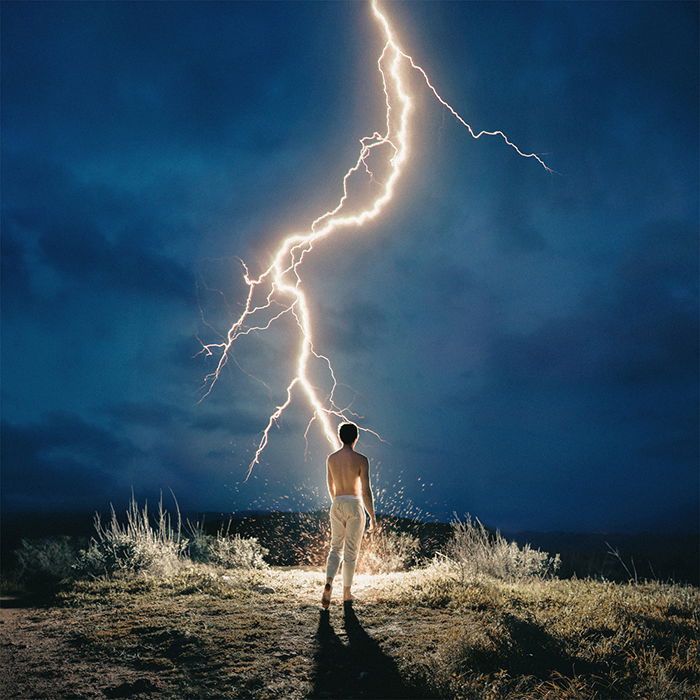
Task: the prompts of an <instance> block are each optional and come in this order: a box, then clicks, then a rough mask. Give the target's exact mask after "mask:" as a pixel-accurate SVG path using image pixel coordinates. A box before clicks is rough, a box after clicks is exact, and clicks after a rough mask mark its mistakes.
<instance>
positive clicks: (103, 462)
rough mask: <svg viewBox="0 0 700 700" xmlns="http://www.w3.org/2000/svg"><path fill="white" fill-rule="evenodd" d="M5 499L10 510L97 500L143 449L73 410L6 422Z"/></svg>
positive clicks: (3, 427)
mask: <svg viewBox="0 0 700 700" xmlns="http://www.w3.org/2000/svg"><path fill="white" fill-rule="evenodd" d="M0 432H1V436H2V444H1V453H2V465H3V469H2V472H3V493H2V498H3V504H4V506H5V507H7V508H9V509H36V508H42V509H46V510H61V509H64V508H69V507H75V506H83V507H85V505H87V504H90V503H94V502H95V500H96V499H99V498H104V497H108V496H109V495H110V494H111V493H112V492H113V491H114V489H115V487H117V485H118V483H119V481H120V479H119V473H120V472H121V471H122V470H124V469H125V467H126V466H127V464H128V463H129V462H130V460H131V459H133V458H134V457H137V456H138V454H139V452H138V450H137V449H136V448H135V447H134V446H133V445H131V443H129V442H128V441H126V440H124V439H122V438H120V437H118V436H117V435H114V434H113V433H111V432H109V431H108V430H105V429H104V428H100V427H98V426H96V425H92V424H90V423H87V422H86V421H84V420H83V419H82V418H80V417H79V416H77V415H75V414H71V413H51V414H49V415H47V416H45V417H44V418H43V420H42V421H41V422H38V423H32V424H25V425H17V424H14V423H9V422H7V421H3V422H2V424H1V425H0Z"/></svg>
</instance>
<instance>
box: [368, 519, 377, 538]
mask: <svg viewBox="0 0 700 700" xmlns="http://www.w3.org/2000/svg"><path fill="white" fill-rule="evenodd" d="M375 532H377V521H376V520H370V521H369V530H367V534H368V535H373V534H374V533H375Z"/></svg>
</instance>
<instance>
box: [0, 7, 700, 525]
mask: <svg viewBox="0 0 700 700" xmlns="http://www.w3.org/2000/svg"><path fill="white" fill-rule="evenodd" d="M387 8H388V11H389V12H390V14H391V16H392V17H393V19H394V21H395V23H396V26H397V29H398V31H399V32H400V37H401V39H402V42H403V45H404V47H405V48H406V50H408V51H409V52H410V53H412V54H413V56H414V57H415V59H416V60H417V62H418V63H420V64H421V65H422V66H423V67H424V68H425V69H426V70H427V71H428V72H429V73H430V75H431V77H432V79H433V82H434V84H435V85H436V87H437V88H438V90H439V91H440V92H441V93H442V94H443V96H444V97H445V98H446V99H447V100H448V101H449V102H451V103H452V104H453V105H454V107H455V108H456V109H457V110H459V111H460V112H461V113H462V115H463V116H464V117H465V118H466V119H467V121H469V122H470V123H471V124H472V125H473V126H474V127H475V128H477V129H482V128H485V129H503V130H504V131H506V132H507V133H508V135H509V136H510V138H511V139H512V140H513V141H514V142H515V143H517V144H518V145H519V146H520V147H521V148H522V149H523V150H524V151H526V152H536V153H540V154H544V155H543V157H544V158H545V160H546V161H547V163H548V164H549V165H550V166H551V167H552V168H553V169H554V170H555V171H557V174H550V173H547V172H546V171H545V170H544V169H542V168H541V167H539V166H538V165H537V163H535V162H534V161H533V160H528V159H523V158H519V157H518V156H517V154H515V153H514V152H513V151H512V150H511V149H509V148H508V147H507V146H505V145H504V144H503V142H502V141H500V140H498V139H491V140H488V139H481V140H479V141H474V140H472V139H471V138H470V137H469V134H468V133H467V132H466V131H465V130H464V129H463V128H462V127H461V126H460V125H459V124H458V123H456V122H455V121H454V120H452V119H451V117H450V116H449V114H447V113H446V112H445V111H444V110H442V109H441V108H440V107H439V105H437V104H436V103H435V101H434V100H432V99H431V98H430V95H429V93H428V92H427V91H426V90H425V89H424V88H423V87H421V83H420V81H419V80H417V79H415V80H414V81H413V82H412V86H413V88H414V90H415V91H416V113H415V123H414V132H413V136H412V146H413V156H412V161H411V165H410V170H409V171H407V172H406V175H405V177H404V178H403V179H402V180H401V181H400V185H399V190H398V195H397V197H396V200H395V201H394V203H393V204H392V205H391V206H390V207H389V209H388V210H387V211H386V213H385V214H384V215H383V216H382V218H381V219H380V220H378V221H377V222H376V223H373V224H371V225H369V226H367V227H366V228H364V229H362V230H352V231H351V230H347V231H343V232H341V233H340V234H339V235H337V236H335V237H334V238H332V239H330V240H328V241H326V242H324V243H323V244H322V245H319V246H318V247H317V248H316V249H315V250H314V252H313V254H312V255H310V256H309V257H308V264H306V263H305V267H304V272H303V274H304V279H305V283H306V285H307V288H308V290H309V294H310V297H311V299H312V313H313V314H314V319H315V323H316V345H317V348H318V350H319V351H321V352H324V353H325V354H327V355H329V356H330V357H331V359H332V360H333V363H334V368H335V371H336V374H337V376H338V378H339V381H340V382H342V384H343V386H341V387H340V389H339V399H340V402H341V403H350V402H352V409H353V410H355V411H356V412H358V413H359V414H361V415H362V416H364V418H363V419H362V421H361V423H362V424H363V425H367V426H369V427H371V428H373V429H375V430H377V431H378V432H379V433H381V435H382V436H383V437H384V439H385V440H386V441H387V443H388V444H383V443H380V442H379V441H378V440H376V439H374V438H370V437H367V438H363V439H362V441H361V443H360V444H359V445H358V448H357V449H358V450H360V451H362V452H363V453H365V454H367V456H368V457H369V458H370V461H371V464H372V465H373V469H374V482H375V490H376V491H377V492H380V491H382V490H383V489H386V490H387V493H386V494H384V495H382V496H381V498H380V499H379V501H380V502H379V509H380V511H381V510H382V509H384V510H387V509H392V508H393V509H395V508H399V509H401V510H404V511H406V512H409V511H410V508H411V504H413V505H414V506H415V507H416V508H417V509H419V510H421V511H424V512H426V513H429V514H432V515H434V516H437V517H440V518H445V519H446V518H449V516H450V514H451V513H452V512H453V511H456V512H458V513H466V512H469V513H472V514H473V515H476V516H478V517H479V518H480V519H481V520H482V521H483V522H484V523H485V524H487V525H489V526H493V527H499V528H501V529H503V530H506V531H513V530H523V529H530V530H570V531H590V532H603V531H611V530H617V531H643V530H650V531H677V530H685V531H688V530H694V529H695V528H696V527H697V519H698V434H697V431H698V239H697V231H698V191H699V183H698V5H697V4H696V3H676V2H661V3H654V2H642V3H635V2H623V3H604V2H602V3H599V2H595V3H594V2H590V3H578V2H572V3H546V2H541V3H527V2H517V3H509V2H498V3H491V2H489V3H479V2H474V3H433V2H431V3H417V2H415V3H414V2H412V3H405V4H400V3H391V4H389V5H387ZM380 41H381V39H380V37H379V36H378V35H377V32H376V27H375V25H374V24H373V23H372V21H371V19H370V14H369V8H368V7H367V6H366V5H364V4H361V3H227V2H217V3H211V4H209V3H204V2H198V3H192V4H190V3H180V2H178V3H167V2H153V3H138V2H136V3H120V2H114V3H89V2H80V3H65V4H64V3H60V2H50V3H41V2H26V3H15V2H5V3H3V5H2V505H3V508H4V509H5V510H6V511H24V510H32V509H42V510H44V511H65V510H70V509H80V510H86V511H90V510H93V509H102V508H104V507H105V506H106V505H107V504H108V503H109V502H110V501H111V502H114V503H115V504H119V505H121V504H123V503H124V502H125V501H126V500H127V499H128V497H129V495H130V492H131V489H132V487H133V490H134V493H135V494H136V496H137V498H139V499H143V498H149V499H153V498H157V495H158V492H159V490H161V489H162V490H163V491H164V492H165V494H166V503H167V501H168V499H169V498H170V497H169V495H168V489H172V490H173V492H174V493H175V495H176V496H177V498H178V500H179V502H180V506H181V507H182V508H184V509H188V510H200V511H204V510H217V511H219V510H221V511H232V510H246V509H258V508H295V509H296V508H302V509H311V508H316V507H320V506H323V505H324V504H326V503H327V495H326V494H325V493H324V485H325V468H324V457H325V454H326V453H327V450H328V445H327V443H326V442H325V440H324V439H323V437H322V435H321V434H320V431H318V430H315V429H313V428H312V431H311V434H310V439H309V444H308V450H307V453H306V455H305V445H304V438H303V432H304V428H305V426H306V422H307V420H308V418H309V412H308V407H307V405H306V404H305V403H304V401H303V400H301V398H299V399H298V400H297V401H296V402H295V404H294V406H293V408H292V409H290V410H289V412H288V413H287V414H285V416H284V417H283V419H282V421H281V423H280V427H279V429H278V430H274V431H273V432H272V434H271V440H270V446H269V448H268V450H267V451H266V452H265V453H264V456H263V459H262V462H261V464H260V465H259V466H258V467H257V468H256V470H255V472H254V476H253V477H252V478H251V479H250V480H249V481H248V482H245V483H244V482H243V481H242V480H243V477H244V476H245V470H246V467H247V464H248V462H249V460H250V458H251V456H252V454H253V452H254V450H255V447H256V445H257V441H258V439H259V434H260V431H261V430H262V428H264V426H265V423H266V421H267V417H268V415H269V413H270V412H271V411H272V410H274V406H275V405H277V404H278V403H279V402H281V401H282V400H283V398H284V387H285V386H286V384H287V382H288V380H289V378H290V376H291V374H290V373H291V372H292V367H291V364H290V363H291V359H292V350H293V347H294V343H295V342H296V336H295V334H294V330H293V327H292V326H291V325H290V324H289V323H288V322H286V321H284V322H281V323H280V324H278V325H277V327H276V328H275V329H274V330H273V331H272V332H270V333H267V334H264V335H263V334H258V335H251V336H249V337H247V338H245V339H243V340H242V341H241V342H240V345H238V347H237V353H236V359H237V361H238V363H239V364H240V367H241V369H239V368H238V367H236V365H235V364H234V363H229V365H228V366H227V368H226V371H225V372H224V373H223V375H222V377H221V380H220V381H219V383H218V384H217V385H216V386H215V388H214V390H213V391H212V393H211V394H210V396H209V397H207V398H206V399H205V400H204V401H202V402H200V403H198V399H199V398H200V397H201V395H202V392H201V387H202V380H203V378H204V376H205V375H206V373H207V372H209V371H210V370H211V369H212V360H211V359H209V360H207V359H206V358H203V357H201V356H200V357H197V356H195V355H196V353H197V351H198V349H199V348H200V347H201V345H200V342H199V341H198V338H200V339H201V340H203V341H204V342H216V341H218V339H219V336H218V335H217V332H222V331H225V329H226V328H227V327H228V323H229V320H230V319H231V317H232V315H233V314H235V313H236V311H239V310H240V306H239V305H240V303H241V302H242V301H244V294H245V286H244V285H243V283H242V279H241V266H240V263H239V262H238V257H240V258H242V259H243V260H245V261H246V262H247V263H248V264H249V266H250V267H251V271H252V272H258V271H260V270H261V269H262V268H263V267H264V266H266V265H267V264H268V262H269V260H270V256H271V254H272V252H273V251H274V248H275V242H276V241H277V240H278V239H279V238H280V236H282V235H287V234H289V233H292V232H295V231H301V230H305V229H306V227H307V226H308V225H309V223H310V222H311V221H312V220H313V219H314V218H316V216H318V215H319V214H320V213H322V212H323V211H325V210H327V209H328V208H330V207H332V206H333V205H334V204H335V202H336V201H337V198H338V197H339V194H340V181H341V178H342V175H343V173H344V172H345V170H346V169H347V168H348V167H349V166H350V165H352V163H353V162H354V159H355V157H356V153H357V147H358V139H359V138H360V137H362V136H364V135H367V134H371V133H372V132H373V131H374V130H375V129H381V128H383V122H382V107H383V104H382V95H381V85H380V82H379V77H378V74H377V72H376V65H375V61H376V57H377V55H378V53H379V51H380V50H381V43H380ZM250 375H253V376H250ZM254 377H257V378H259V379H262V380H263V381H264V382H265V383H266V384H267V386H268V387H269V390H268V389H267V388H266V387H265V386H264V385H263V384H261V383H260V382H259V381H258V380H257V379H255V378H254ZM395 490H400V493H399V494H398V495H395V496H392V495H391V494H392V493H393V492H394V491H395Z"/></svg>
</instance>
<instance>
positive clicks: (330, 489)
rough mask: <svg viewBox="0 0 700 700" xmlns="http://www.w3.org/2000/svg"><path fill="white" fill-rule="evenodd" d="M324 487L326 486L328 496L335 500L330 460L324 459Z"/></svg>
mask: <svg viewBox="0 0 700 700" xmlns="http://www.w3.org/2000/svg"><path fill="white" fill-rule="evenodd" d="M326 485H327V486H328V495H329V496H330V497H331V500H333V499H334V498H335V484H334V483H333V474H332V473H331V462H330V459H326Z"/></svg>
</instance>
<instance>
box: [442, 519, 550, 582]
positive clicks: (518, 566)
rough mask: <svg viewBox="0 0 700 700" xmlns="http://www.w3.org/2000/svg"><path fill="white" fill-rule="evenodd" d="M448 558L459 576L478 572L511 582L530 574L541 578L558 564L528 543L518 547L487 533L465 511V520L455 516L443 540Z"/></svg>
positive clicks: (474, 575) (500, 537)
mask: <svg viewBox="0 0 700 700" xmlns="http://www.w3.org/2000/svg"><path fill="white" fill-rule="evenodd" d="M445 554H446V556H447V558H448V560H449V561H450V562H451V563H452V565H453V567H454V568H457V569H458V571H459V573H460V575H461V577H462V578H468V577H477V576H479V575H484V576H490V577H492V578H497V579H503V580H505V581H513V580H518V579H524V578H530V577H545V576H550V575H553V574H554V573H556V571H557V570H558V569H559V566H560V565H561V560H560V558H559V555H558V554H555V555H554V556H552V555H550V554H548V553H547V552H542V551H540V550H539V549H532V548H531V547H530V545H529V544H526V545H525V546H524V547H522V548H521V547H519V546H518V544H517V543H516V542H508V541H507V540H506V539H505V538H504V537H503V536H502V535H501V533H500V532H499V531H498V530H496V532H495V533H491V532H489V531H488V530H487V529H486V528H485V527H484V526H483V525H482V523H481V522H480V521H479V519H478V518H474V520H473V521H472V519H471V516H470V515H469V514H467V517H466V520H464V521H462V520H460V519H459V518H456V519H455V521H454V522H453V523H452V538H451V539H450V541H449V542H448V543H447V547H446V552H445Z"/></svg>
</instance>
